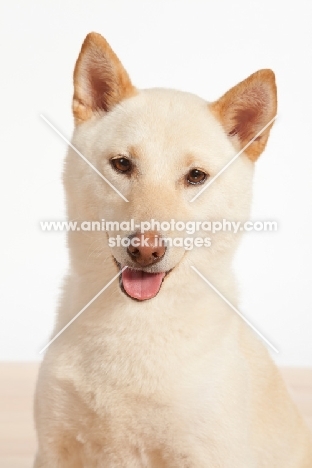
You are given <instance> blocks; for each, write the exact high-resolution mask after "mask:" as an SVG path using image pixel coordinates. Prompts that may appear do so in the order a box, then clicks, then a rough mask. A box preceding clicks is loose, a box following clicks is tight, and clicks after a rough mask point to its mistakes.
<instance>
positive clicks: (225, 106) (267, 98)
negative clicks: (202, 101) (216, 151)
mask: <svg viewBox="0 0 312 468" xmlns="http://www.w3.org/2000/svg"><path fill="white" fill-rule="evenodd" d="M210 109H211V111H212V112H213V114H214V115H215V116H216V117H217V119H218V120H219V121H220V122H221V124H222V126H223V128H224V129H225V131H226V133H227V135H228V136H229V137H230V138H231V139H232V140H233V143H234V145H235V146H236V147H237V148H238V149H239V150H241V149H243V148H244V147H245V145H247V144H248V143H249V142H250V140H252V139H253V138H254V137H255V136H256V135H257V134H258V133H259V132H260V131H261V130H262V129H263V127H265V125H267V124H268V123H269V122H270V121H271V120H272V119H273V118H274V117H275V116H276V109H277V96H276V85H275V76H274V73H273V72H272V70H259V71H257V72H256V73H254V74H253V75H251V76H249V78H247V79H246V80H244V81H242V82H241V83H239V84H238V85H236V86H234V88H232V89H230V90H229V91H228V92H227V93H225V94H224V96H222V97H221V98H220V99H219V100H218V101H216V102H214V103H212V104H210ZM272 125H273V122H272V123H271V124H270V125H269V126H268V127H267V128H266V129H265V130H264V131H263V133H261V135H259V136H257V137H256V139H255V140H254V141H253V142H252V143H251V144H250V146H248V148H247V149H246V150H245V153H246V154H247V156H248V157H249V158H250V159H251V160H252V161H255V160H256V159H257V158H258V157H259V156H260V154H261V153H262V151H263V150H264V148H265V145H266V143H267V140H268V137H269V133H270V129H271V127H272Z"/></svg>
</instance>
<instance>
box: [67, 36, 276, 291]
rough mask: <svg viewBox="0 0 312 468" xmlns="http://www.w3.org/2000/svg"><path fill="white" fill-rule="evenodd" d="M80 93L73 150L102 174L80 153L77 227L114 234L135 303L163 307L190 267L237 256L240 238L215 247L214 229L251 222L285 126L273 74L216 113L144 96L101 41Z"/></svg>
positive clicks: (173, 94) (73, 165)
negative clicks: (270, 147)
mask: <svg viewBox="0 0 312 468" xmlns="http://www.w3.org/2000/svg"><path fill="white" fill-rule="evenodd" d="M74 88H75V91H74V99H73V113H74V118H75V123H76V128H75V132H74V136H73V145H74V146H75V147H76V148H77V149H78V150H79V151H80V153H81V154H82V155H83V156H84V157H85V158H86V159H87V161H88V162H89V163H90V164H91V165H92V166H93V167H90V165H88V164H87V163H86V161H83V160H82V159H80V158H79V157H77V155H76V154H75V153H74V151H73V150H71V149H70V150H69V155H68V161H67V170H66V172H65V185H66V188H67V198H68V205H69V216H70V218H72V219H73V218H74V219H79V220H81V221H83V220H84V221H85V220H87V221H98V222H100V223H102V226H105V232H101V233H100V235H101V237H100V239H101V241H100V242H101V245H102V248H103V249H104V250H105V252H106V254H105V255H106V258H105V259H106V260H107V259H108V258H110V259H111V258H112V259H113V260H114V262H115V264H116V265H117V267H118V268H121V269H122V268H124V267H127V268H126V269H125V270H124V271H123V273H122V281H121V288H122V290H123V292H125V293H126V294H127V295H128V296H130V297H131V298H134V299H138V300H145V299H150V298H153V297H154V296H155V295H156V294H157V293H158V291H159V290H160V287H161V284H162V281H163V280H164V278H165V277H166V275H167V274H168V273H169V272H171V271H172V270H174V269H175V268H177V266H178V265H181V263H183V262H185V261H188V260H190V259H192V260H193V261H195V260H196V258H197V259H202V258H203V257H205V258H206V259H207V261H209V259H210V258H212V257H215V256H216V255H218V254H222V253H223V252H230V251H232V250H233V246H234V244H235V236H233V233H232V232H218V233H215V234H214V235H213V234H212V233H211V232H210V231H209V228H208V230H205V228H204V227H203V226H204V225H203V222H209V221H210V222H212V221H218V220H219V221H220V220H223V219H226V220H235V221H245V220H246V219H247V218H248V213H249V207H250V199H251V184H252V174H253V162H254V161H255V160H256V159H257V158H258V156H259V155H260V154H261V152H262V151H263V149H264V147H265V145H266V142H267V140H268V136H269V132H270V128H271V126H272V122H271V121H272V119H273V118H274V116H275V114H276V87H275V81H274V74H273V72H272V71H270V70H260V71H258V72H256V73H254V74H253V75H251V76H250V77H249V78H247V79H246V80H245V81H243V82H241V83H239V84H238V85H237V86H235V87H234V88H232V89H231V90H230V91H228V92H227V93H226V94H225V95H224V96H223V97H221V98H220V99H219V100H218V101H216V102H213V103H207V102H206V101H205V100H203V99H201V98H199V97H197V96H194V95H192V94H189V93H184V92H179V91H173V90H166V89H150V90H137V89H136V88H135V87H134V86H133V85H132V83H131V81H130V78H129V76H128V74H127V72H126V71H125V69H124V68H123V66H122V64H121V63H120V61H119V59H118V58H117V57H116V55H115V53H114V52H113V51H112V49H111V48H110V46H109V44H108V43H107V42H106V40H105V39H104V38H102V37H101V36H100V35H98V34H95V33H91V34H89V35H88V36H87V38H86V40H85V42H84V44H83V46H82V49H81V53H80V55H79V58H78V60H77V63H76V68H75V72H74ZM268 123H270V124H269V125H268V126H267V127H266V125H267V124H268ZM264 127H265V129H264ZM263 129H264V130H263ZM260 132H261V133H260ZM247 145H248V146H247ZM245 147H246V148H245ZM244 148H245V149H244ZM242 150H243V151H242ZM240 151H242V154H241V156H239V157H238V158H237V159H236V160H235V162H233V163H230V161H231V160H232V159H233V157H234V156H235V155H236V154H237V153H238V152H240ZM94 169H96V171H97V172H98V173H96V171H95V170H94ZM222 170H223V172H222V174H220V171H222ZM219 174H220V175H219ZM101 175H102V177H101ZM217 175H218V177H217V178H216V179H214V178H215V177H216V176H217ZM103 178H104V179H105V180H103ZM211 182H213V183H211ZM209 183H211V185H210V186H209V187H207V190H205V187H206V186H207V185H208V184H209ZM199 192H201V193H200V194H199ZM153 220H154V224H153V223H152V221H153ZM107 222H109V223H110V224H107ZM112 222H115V224H113V223H112ZM196 223H197V224H196ZM183 226H184V229H183ZM207 226H208V225H207V223H206V227H207ZM95 236H97V240H96V242H98V241H99V233H98V232H95V233H93V232H88V233H87V234H86V235H85V236H84V238H83V239H82V240H81V238H80V240H79V243H81V242H82V241H83V242H85V243H86V245H87V247H86V248H85V251H84V255H90V248H92V247H91V246H92V243H94V242H95ZM236 237H237V236H236ZM195 238H196V239H195ZM73 245H75V241H73ZM76 245H77V243H76ZM196 246H197V247H196ZM79 248H81V245H80V247H79Z"/></svg>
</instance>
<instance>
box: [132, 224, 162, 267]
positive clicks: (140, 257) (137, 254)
mask: <svg viewBox="0 0 312 468" xmlns="http://www.w3.org/2000/svg"><path fill="white" fill-rule="evenodd" d="M129 239H130V242H131V243H130V245H129V247H128V248H127V252H128V254H129V255H130V257H131V259H132V260H134V261H135V262H136V263H138V264H139V265H140V266H148V265H152V264H153V263H157V262H159V260H161V259H162V257H163V256H164V255H165V252H166V246H165V245H164V239H163V238H162V237H161V235H160V234H158V233H157V232H154V231H148V232H144V233H141V232H140V233H136V234H133V235H131V236H129Z"/></svg>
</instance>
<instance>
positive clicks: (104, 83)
mask: <svg viewBox="0 0 312 468" xmlns="http://www.w3.org/2000/svg"><path fill="white" fill-rule="evenodd" d="M88 86H89V93H90V98H91V102H92V104H91V107H92V109H93V110H104V111H105V112H108V111H109V108H110V100H111V98H112V94H113V92H112V90H113V86H114V83H113V81H112V79H111V78H110V74H109V73H107V72H105V69H103V68H102V70H99V66H97V65H91V66H90V68H89V70H88Z"/></svg>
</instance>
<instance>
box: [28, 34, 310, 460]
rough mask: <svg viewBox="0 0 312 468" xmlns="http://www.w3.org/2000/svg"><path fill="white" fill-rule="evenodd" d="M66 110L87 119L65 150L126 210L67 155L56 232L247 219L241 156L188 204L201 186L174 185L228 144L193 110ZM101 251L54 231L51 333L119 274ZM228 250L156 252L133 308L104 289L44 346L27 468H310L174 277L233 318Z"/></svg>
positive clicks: (96, 242) (280, 409)
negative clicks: (121, 167) (56, 276)
mask: <svg viewBox="0 0 312 468" xmlns="http://www.w3.org/2000/svg"><path fill="white" fill-rule="evenodd" d="M91 39H92V38H91ZM97 41H100V42H99V43H101V39H99V38H98V37H97ZM89 42H90V43H91V42H92V41H90V40H89ZM93 43H94V41H93V42H92V43H91V45H88V44H89V43H87V45H85V46H84V47H85V49H83V51H84V50H86V47H89V48H90V47H91V48H92V47H95V46H94V44H93ZM97 44H98V42H97ZM106 48H107V46H106ZM88 50H89V49H88ZM83 51H82V54H83V53H84V52H83ZM91 51H93V49H91ZM89 52H90V50H89ZM89 52H88V57H90V56H91V57H93V55H96V54H93V53H91V54H90V53H89ZM103 54H104V58H105V57H106V55H105V51H104V52H103ZM79 60H80V62H79V63H80V64H83V66H82V67H81V68H82V69H83V70H84V73H85V70H88V63H86V64H85V63H84V62H83V60H84V56H83V55H81V56H80V59H79ZM88 60H90V59H89V58H88ZM108 60H109V59H108ZM114 60H116V57H115V56H114ZM101 61H102V62H101V63H103V57H102V58H101ZM118 64H119V62H118ZM118 66H119V65H118ZM91 68H92V67H90V69H91ZM93 70H94V67H93ZM90 73H91V71H90ZM93 73H100V71H96V72H94V71H93ZM105 73H106V76H107V70H106V72H105ZM120 73H121V74H122V73H123V71H122V69H121V72H120ZM82 79H84V80H86V78H85V77H82ZM112 79H113V78H112ZM75 80H76V81H78V82H79V74H78V73H76V75H75ZM115 85H116V86H118V85H119V86H122V83H121V82H120V83H119V84H118V82H116V83H115ZM75 86H78V85H77V83H75ZM129 86H130V85H129V82H128V81H127V87H128V88H129ZM85 88H88V87H86V86H85ZM79 89H80V88H79ZM76 94H77V93H76ZM128 94H129V93H128ZM119 95H120V96H122V89H121V91H120V93H119ZM78 98H79V106H80V107H79V109H80V110H81V108H83V109H84V110H83V112H80V114H79V119H80V120H81V119H82V117H81V116H84V115H87V116H88V117H87V118H86V120H85V121H84V122H82V123H80V122H79V124H78V125H77V127H76V129H75V132H74V135H73V140H72V141H73V144H74V145H75V146H76V147H77V148H78V149H79V150H80V151H81V152H82V153H83V154H84V155H85V156H86V157H87V158H88V159H89V160H90V161H91V162H92V164H94V165H95V166H96V167H97V168H98V169H99V170H100V171H101V172H102V173H103V174H104V175H105V176H106V177H107V178H108V179H109V180H110V181H111V182H112V183H113V184H114V185H115V186H116V187H117V188H118V190H120V192H121V193H122V194H123V195H124V196H126V197H127V198H128V200H129V202H128V203H126V202H124V201H123V200H122V199H121V198H120V197H119V195H118V194H116V193H115V192H114V191H113V190H112V189H111V188H110V187H109V186H108V185H107V184H105V182H104V181H103V180H102V179H101V178H100V177H99V176H98V175H97V174H96V173H94V171H93V170H92V169H91V168H89V167H88V166H87V165H86V164H85V163H84V162H83V161H82V160H80V159H79V158H78V156H77V155H76V154H75V153H74V152H73V151H72V150H71V149H69V151H68V155H67V159H66V165H65V171H64V185H65V190H66V196H67V207H68V218H69V219H75V220H81V221H82V220H98V219H101V218H105V219H107V220H108V219H111V220H113V219H114V220H120V221H122V220H127V219H130V218H134V219H135V220H136V221H143V220H149V219H151V218H155V219H157V220H160V221H161V220H168V219H169V220H170V219H171V218H174V219H176V220H189V219H192V220H206V219H220V218H221V219H222V218H226V219H232V220H246V219H248V214H249V208H250V200H251V190H252V178H253V162H252V161H251V160H250V159H249V158H248V155H244V154H243V155H242V156H241V157H240V158H239V159H238V160H237V161H236V162H235V163H234V164H233V165H232V166H231V167H230V168H229V169H228V170H227V171H225V172H224V174H223V175H222V177H220V178H219V179H218V180H217V181H216V182H215V183H214V184H212V185H211V187H209V188H208V190H207V191H206V192H204V193H203V194H202V195H201V196H200V197H199V198H198V199H197V200H196V201H195V202H194V203H190V202H189V200H190V199H191V198H192V197H193V196H194V195H195V194H196V192H197V191H198V190H199V189H200V188H201V186H200V187H197V186H194V187H193V186H191V187H185V184H183V177H184V175H185V174H186V173H187V171H188V169H189V166H188V165H187V161H188V158H189V156H191V157H192V159H193V160H194V161H195V162H194V163H193V167H198V168H203V169H205V170H207V171H208V172H209V174H210V175H211V176H212V175H214V174H216V173H217V172H218V170H219V169H221V168H222V167H223V166H224V165H225V164H226V162H227V161H228V160H229V159H230V158H231V157H232V156H233V154H235V149H234V148H236V147H237V145H238V144H239V143H238V142H237V137H236V140H235V144H234V143H233V142H231V139H230V138H229V137H228V136H227V135H226V132H225V130H224V128H223V126H222V118H221V117H220V118H219V117H218V115H216V113H215V111H214V110H213V112H212V111H210V110H209V106H208V104H207V103H206V102H205V101H204V100H202V99H200V98H198V97H196V96H194V95H191V94H187V93H182V92H178V91H173V90H162V89H152V90H144V91H136V92H133V96H130V97H129V96H128V95H127V96H125V97H124V98H122V99H121V100H120V102H118V103H116V104H114V105H113V106H112V108H111V109H109V110H107V109H105V110H101V109H92V116H91V117H90V112H91V111H90V109H89V108H87V110H85V108H84V106H85V101H84V96H83V95H82V96H81V95H79V96H78ZM76 99H77V97H76ZM77 102H78V101H77ZM86 102H87V101H86ZM81 106H82V107H81ZM89 111H90V112H89ZM262 117H263V116H262ZM114 155H126V156H128V157H129V158H132V159H133V160H134V161H135V163H136V166H137V168H138V172H137V174H136V175H135V176H134V177H125V176H123V175H120V174H118V173H116V172H115V171H114V170H113V169H112V168H111V166H110V164H109V159H110V158H111V157H112V156H114ZM107 234H108V235H112V233H107ZM129 234H131V232H129ZM166 234H168V233H166ZM175 234H176V233H170V235H172V236H173V235H175ZM107 242H108V241H107V236H106V234H105V233H102V232H74V233H70V234H69V236H68V247H69V254H70V265H71V266H70V271H69V273H68V276H67V278H66V280H65V283H64V292H63V297H62V301H61V305H60V307H59V310H58V316H57V321H56V326H55V329H54V332H53V336H54V335H55V334H56V333H57V332H58V331H59V330H60V329H61V328H62V327H63V326H64V325H66V324H67V323H68V321H69V320H70V319H71V318H73V317H74V316H75V315H76V314H77V312H79V310H80V309H81V308H82V307H83V306H84V305H85V304H86V303H87V302H88V301H90V300H91V299H92V298H93V296H94V295H95V294H96V293H97V292H98V291H99V290H100V289H102V288H103V286H105V284H106V283H107V282H108V281H109V280H110V279H111V278H112V277H113V276H114V275H116V273H117V271H118V268H117V266H116V264H115V262H114V260H113V257H115V259H116V260H117V261H118V262H119V263H121V264H122V265H124V264H128V265H129V266H131V261H130V260H129V258H128V256H127V253H126V251H125V249H122V248H119V249H118V248H116V249H110V248H109V247H108V244H107ZM237 242H238V236H237V235H236V236H234V235H233V234H231V233H218V234H216V235H214V236H213V238H212V246H211V247H210V248H206V249H204V248H197V249H196V248H195V249H193V250H191V251H187V252H186V251H184V249H179V248H172V249H168V252H167V253H166V255H165V258H164V259H163V260H161V261H160V262H159V263H157V264H155V265H154V266H152V267H149V268H148V269H147V270H148V271H153V272H157V271H168V270H170V269H172V271H171V273H170V274H169V275H168V276H167V277H166V278H165V280H164V283H163V285H162V287H161V289H160V292H159V294H158V295H157V296H156V297H154V298H153V299H151V300H148V301H142V302H138V301H134V300H132V299H130V298H129V297H127V296H126V295H125V294H123V293H122V292H121V290H120V287H119V285H118V281H115V282H114V283H113V284H112V285H111V286H110V287H109V289H107V290H106V291H105V292H104V293H103V294H102V295H101V296H100V297H99V298H98V299H97V300H96V301H95V302H94V303H93V304H92V305H91V306H90V307H89V308H88V309H87V310H86V311H85V312H84V313H83V314H82V315H81V316H80V317H79V318H78V319H77V320H76V321H75V322H74V323H73V324H72V325H71V326H70V327H69V328H68V329H67V330H66V331H65V332H64V333H63V334H62V335H61V336H60V337H59V338H58V339H57V340H56V341H55V342H54V343H53V344H52V345H51V346H50V347H49V348H48V350H47V353H46V355H45V358H44V361H43V363H42V366H41V369H40V375H39V379H38V386H37V393H36V402H35V413H36V425H37V431H38V441H39V450H38V454H37V458H36V461H35V465H34V466H35V468H56V467H58V468H80V467H81V468H82V467H85V468H95V467H99V468H100V467H101V468H104V467H105V468H143V467H144V468H211V467H214V468H217V467H220V468H221V467H222V468H256V467H257V468H265V467H267V468H273V467H278V468H311V467H312V448H311V438H310V435H309V433H308V430H307V428H306V427H305V425H304V423H303V421H302V419H301V417H300V416H299V414H298V411H297V409H296V408H295V406H294V405H293V403H292V401H291V399H290V397H289V395H288V393H287V390H286V388H285V385H284V383H283V381H282V379H281V377H280V375H279V372H278V370H277V368H276V366H275V365H274V363H273V361H272V359H271V358H270V356H269V353H268V352H267V350H266V348H265V347H264V345H263V344H262V342H260V341H259V340H258V338H257V337H256V336H255V335H254V334H253V333H252V332H251V331H250V329H249V328H248V327H247V325H245V324H244V323H243V322H242V321H241V319H240V318H239V317H238V316H237V315H236V314H235V313H234V312H233V311H232V310H231V309H230V308H229V307H228V306H227V305H226V304H225V302H224V301H223V300H222V299H220V298H219V297H218V296H217V295H216V294H215V293H214V292H213V291H212V290H211V289H210V288H209V287H208V286H207V285H206V284H205V283H204V282H203V281H202V280H201V279H200V278H198V276H197V275H196V274H195V272H194V271H193V270H192V269H191V268H190V265H194V266H196V268H198V270H200V271H201V272H202V273H203V274H204V275H205V276H206V277H207V278H208V279H209V281H211V283H213V284H214V285H215V286H216V287H217V288H218V289H219V291H221V292H222V293H223V294H224V295H225V296H226V297H227V298H228V299H229V300H230V301H231V302H232V303H233V304H234V305H236V306H238V294H237V291H236V284H235V278H234V276H233V273H232V270H231V261H232V257H233V255H234V252H235V248H236V245H237Z"/></svg>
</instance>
